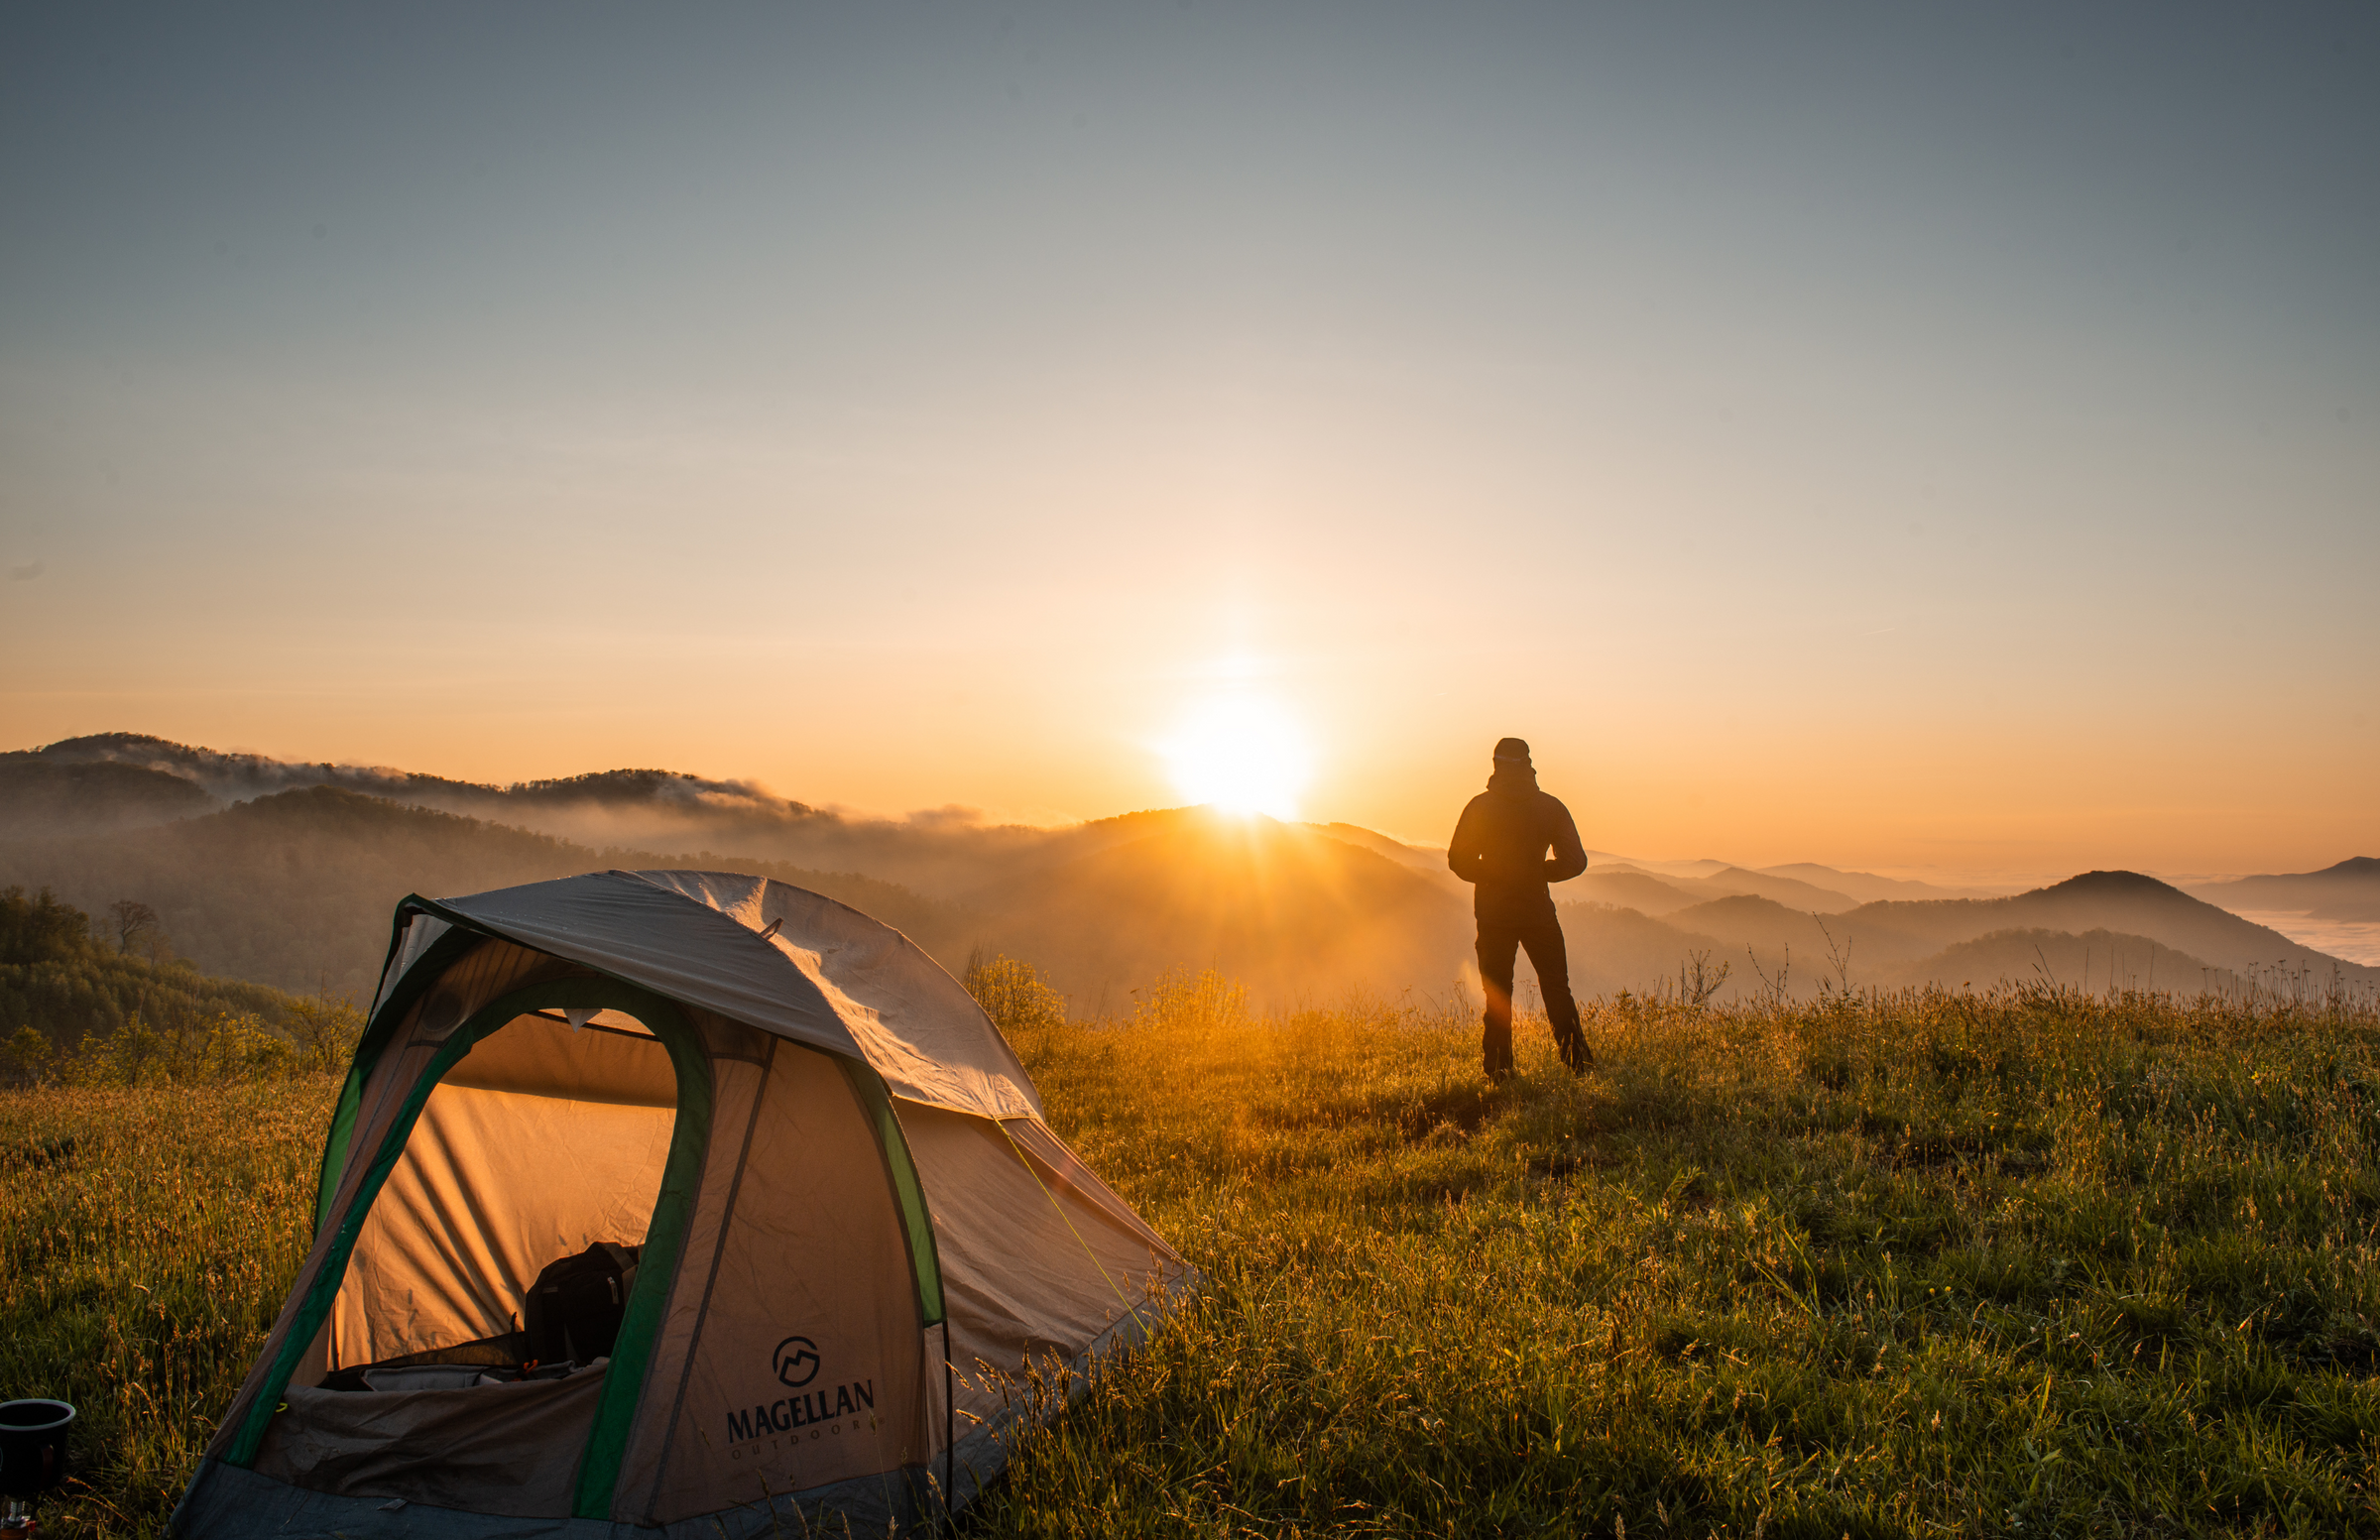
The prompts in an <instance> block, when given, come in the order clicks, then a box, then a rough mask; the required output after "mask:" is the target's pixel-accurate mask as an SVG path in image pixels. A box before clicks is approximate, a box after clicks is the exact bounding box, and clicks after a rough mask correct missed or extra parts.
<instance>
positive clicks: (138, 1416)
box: [0, 1076, 337, 1536]
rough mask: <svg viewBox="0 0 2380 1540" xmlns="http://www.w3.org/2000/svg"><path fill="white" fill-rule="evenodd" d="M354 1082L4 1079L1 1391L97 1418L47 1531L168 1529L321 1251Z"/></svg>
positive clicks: (48, 1508)
mask: <svg viewBox="0 0 2380 1540" xmlns="http://www.w3.org/2000/svg"><path fill="white" fill-rule="evenodd" d="M336 1090H337V1082H335V1081H333V1080H331V1079H330V1078H329V1077H327V1076H309V1077H304V1078H300V1079H296V1080H288V1079H281V1080H273V1081H266V1082H261V1083H256V1084H241V1083H236V1082H235V1083H230V1084H222V1085H213V1086H188V1085H183V1086H177V1087H153V1088H148V1089H135V1090H103V1089H90V1088H74V1089H47V1090H31V1091H9V1092H0V1394H6V1395H9V1396H24V1395H48V1396H57V1397H60V1398H61V1399H64V1400H67V1401H71V1402H73V1403H74V1406H75V1408H76V1410H77V1412H78V1413H79V1419H78V1421H77V1424H76V1427H75V1429H74V1438H73V1446H72V1457H73V1459H74V1460H75V1461H76V1462H77V1464H78V1465H79V1467H80V1469H79V1470H78V1471H77V1472H76V1473H75V1475H76V1478H77V1480H76V1481H75V1482H74V1484H73V1485H72V1486H71V1487H70V1488H69V1500H68V1501H67V1502H65V1503H64V1504H62V1505H60V1504H53V1503H45V1504H44V1507H43V1520H42V1522H43V1532H44V1533H45V1534H49V1533H52V1532H53V1531H55V1532H56V1533H59V1534H62V1535H110V1536H116V1535H123V1536H130V1535H149V1534H155V1533H157V1532H158V1531H159V1530H160V1529H161V1528H162V1527H163V1525H164V1521H165V1517H166V1515H167V1514H168V1513H169V1512H171V1511H172V1509H173V1505H174V1503H175V1502H176V1501H177V1500H178V1499H179V1496H180V1494H181V1487H182V1485H183V1484H184V1483H185V1482H187V1481H188V1480H189V1476H190V1472H191V1471H192V1470H194V1469H195V1468H196V1466H197V1461H198V1453H199V1451H200V1450H201V1449H202V1448H203V1447H204V1446H205V1444H206V1441H207V1439H208V1438H209V1437H210V1436H211V1435H212V1433H213V1429H214V1424H213V1422H212V1421H211V1419H212V1418H214V1417H216V1416H219V1415H220V1414H221V1413H222V1411H223V1409H224V1407H225V1405H226V1404H228V1403H229V1401H230V1399H231V1396H232V1392H233V1391H235V1390H236V1389H238V1388H239V1383H240V1380H241V1379H242V1378H243V1377H244V1376H245V1375H246V1374H247V1371H248V1364H249V1362H250V1361H251V1360H252V1359H253V1358H254V1357H255V1355H256V1350H257V1348H258V1346H259V1345H260V1344H262V1343H263V1341H264V1337H265V1333H266V1332H267V1331H269V1330H270V1329H271V1328H272V1325H273V1318H274V1317H275V1316H276V1315H277V1314H279V1313H280V1310H281V1304H282V1298H283V1296H284V1295H285V1294H286V1293H287V1292H288V1289H289V1286H290V1279H291V1278H292V1276H293V1275H295V1274H296V1272H297V1264H298V1263H299V1262H300V1261H302V1260H303V1259H304V1256H305V1248H306V1244H307V1242H308V1241H309V1240H310V1239H311V1236H310V1229H311V1225H310V1221H311V1218H312V1214H311V1200H312V1188H313V1183H314V1175H315V1168H316V1161H317V1160H318V1158H319V1156H320V1151H321V1137H322V1128H323V1125H324V1124H325V1123H326V1121H327V1120H328V1118H329V1115H330V1105H331V1099H332V1096H333V1095H334V1093H335V1092H336Z"/></svg>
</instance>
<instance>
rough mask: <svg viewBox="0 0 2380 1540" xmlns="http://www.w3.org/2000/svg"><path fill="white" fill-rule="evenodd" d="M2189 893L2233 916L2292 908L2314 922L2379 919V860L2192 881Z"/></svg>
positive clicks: (2364, 858)
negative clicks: (2218, 880) (2240, 912)
mask: <svg viewBox="0 0 2380 1540" xmlns="http://www.w3.org/2000/svg"><path fill="white" fill-rule="evenodd" d="M2189 891H2190V892H2192V893H2193V894H2195V895H2196V896H2198V897H2201V898H2203V899H2205V900H2206V901H2207V902H2208V903H2213V904H2219V905H2221V906H2222V907H2223V908H2226V909H2230V910H2232V911H2234V912H2237V911H2238V910H2241V909H2275V910H2296V911H2302V912H2305V913H2309V914H2312V915H2313V916H2315V917H2316V918H2317V919H2329V920H2355V921H2365V922H2369V921H2380V857H2375V856H2356V857H2353V858H2351V859H2349V860H2346V861H2342V862H2340V863H2339V864H2338V865H2336V866H2334V867H2324V868H2323V869H2322V870H2321V871H2320V872H2300V873H2295V874H2285V875H2280V876H2271V877H2242V878H2237V879H2234V880H2233V881H2231V882H2227V883H2194V884H2192V885H2191V887H2190V888H2189Z"/></svg>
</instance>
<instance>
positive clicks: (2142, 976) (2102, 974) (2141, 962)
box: [1875, 930, 2238, 994]
mask: <svg viewBox="0 0 2380 1540" xmlns="http://www.w3.org/2000/svg"><path fill="white" fill-rule="evenodd" d="M2003 979H2018V980H2031V979H2038V980H2040V981H2041V982H2043V983H2045V984H2064V985H2070V986H2073V987H2075V988H2078V989H2083V990H2089V991H2093V992H2098V991H2104V990H2109V989H2114V990H2127V989H2137V990H2178V991H2181V992H2183V993H2186V994H2187V993H2195V992H2196V991H2198V990H2200V989H2224V988H2228V987H2231V986H2233V985H2234V984H2236V983H2237V982H2238V976H2237V975H2235V974H2232V973H2231V972H2230V970H2228V969H2222V968H2215V967H2213V966H2211V965H2209V964H2207V963H2205V962H2202V961H2201V960H2200V959H2199V958H2196V957H2193V956H2191V955H2190V954H2189V953H2187V952H2177V951H2175V950H2174V949H2173V948H2172V947H2169V946H2163V945H2160V944H2159V943H2157V942H2155V941H2152V940H2150V939H2149V938H2148V937H2146V936H2127V935H2123V934H2120V933H2118V932H2116V931H2111V930H2086V931H2084V932H2082V934H2081V935H2070V934H2068V933H2067V932H2065V931H2062V930H1995V931H1993V932H1992V933H1991V934H1989V935H1986V936H1978V937H1976V938H1975V939H1974V940H1972V941H1962V942H1960V943H1959V944H1958V945H1957V946H1953V947H1947V948H1945V949H1944V950H1942V951H1940V952H1937V953H1936V954H1934V955H1933V956H1932V957H1928V958H1922V959H1920V960H1919V961H1917V962H1914V963H1903V964H1901V965H1899V966H1898V967H1895V968H1887V969H1882V970H1879V971H1878V973H1877V975H1876V978H1875V982H1876V983H1878V984H1881V985H1884V986H1886V987H1887V988H1897V987H1902V986H1907V985H1922V984H1940V985H1943V986H1945V987H1947V988H1952V989H1957V988H1960V987H1962V986H1965V985H1973V986H1975V987H1977V988H1989V987H1990V986H1991V985H1992V984H1994V983H1997V982H1999V981H2000V980H2003Z"/></svg>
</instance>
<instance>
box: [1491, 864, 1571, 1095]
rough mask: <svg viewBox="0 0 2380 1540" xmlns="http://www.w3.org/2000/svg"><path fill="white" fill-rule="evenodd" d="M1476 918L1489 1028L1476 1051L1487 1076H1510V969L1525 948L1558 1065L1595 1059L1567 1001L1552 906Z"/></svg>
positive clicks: (1566, 956) (1564, 954)
mask: <svg viewBox="0 0 2380 1540" xmlns="http://www.w3.org/2000/svg"><path fill="white" fill-rule="evenodd" d="M1479 919H1480V983H1481V986H1482V987H1483V988H1484V989H1485V990H1486V991H1487V1031H1486V1033H1485V1034H1484V1035H1483V1037H1482V1039H1481V1044H1480V1047H1481V1052H1482V1056H1483V1057H1484V1058H1485V1059H1486V1060H1487V1073H1488V1074H1489V1075H1491V1076H1500V1075H1508V1074H1510V1073H1511V1072H1512V964H1513V961H1514V957H1515V954H1516V953H1517V952H1518V951H1519V950H1520V949H1521V948H1523V947H1526V948H1527V949H1528V953H1529V966H1530V967H1532V968H1534V969H1536V970H1537V988H1538V991H1539V992H1540V993H1541V994H1543V995H1544V996H1545V1014H1546V1019H1547V1020H1548V1021H1549V1022H1551V1023H1552V1025H1553V1028H1554V1045H1555V1046H1556V1047H1557V1048H1559V1049H1561V1050H1562V1062H1563V1063H1565V1064H1567V1065H1569V1066H1570V1067H1571V1068H1572V1069H1574V1070H1583V1069H1585V1068H1586V1067H1587V1066H1588V1065H1589V1064H1590V1063H1592V1062H1594V1056H1593V1055H1592V1054H1590V1053H1589V1052H1588V1051H1587V1038H1586V1035H1585V1034H1584V1033H1582V1032H1581V1031H1580V1030H1579V1003H1578V1002H1577V1001H1575V1000H1572V999H1571V998H1570V952H1569V950H1568V949H1567V948H1566V947H1565V946H1564V945H1563V943H1562V922H1561V921H1560V920H1559V919H1557V918H1555V916H1554V909H1553V905H1552V904H1547V905H1546V906H1545V908H1544V909H1542V910H1538V911H1533V912H1523V913H1519V914H1495V913H1487V914H1482V915H1481V916H1480V917H1479Z"/></svg>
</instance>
